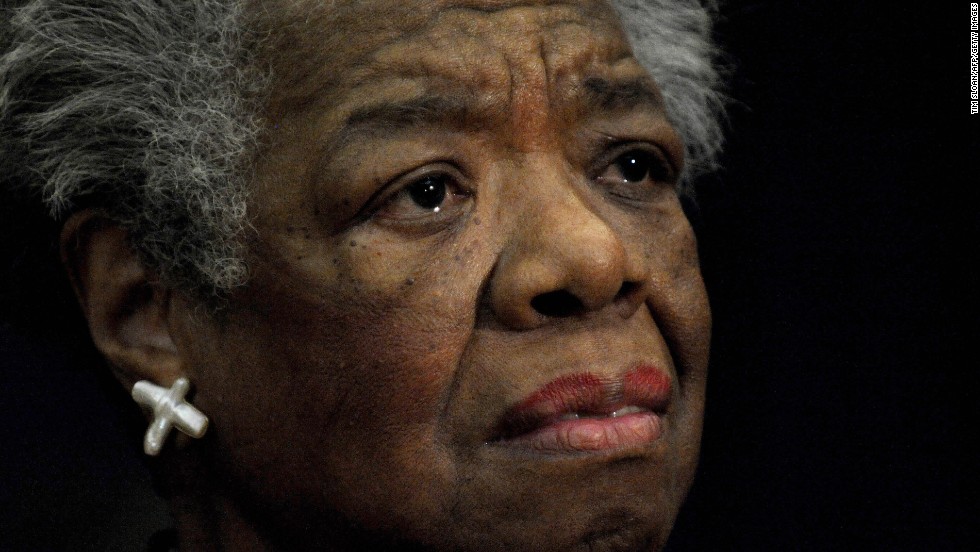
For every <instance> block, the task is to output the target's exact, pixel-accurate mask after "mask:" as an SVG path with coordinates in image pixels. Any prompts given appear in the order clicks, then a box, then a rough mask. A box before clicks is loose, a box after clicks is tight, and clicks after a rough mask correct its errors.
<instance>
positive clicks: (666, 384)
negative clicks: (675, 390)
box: [494, 366, 671, 454]
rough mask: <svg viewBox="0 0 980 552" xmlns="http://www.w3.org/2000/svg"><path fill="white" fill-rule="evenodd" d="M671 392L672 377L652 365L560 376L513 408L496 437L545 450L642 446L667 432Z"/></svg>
mask: <svg viewBox="0 0 980 552" xmlns="http://www.w3.org/2000/svg"><path fill="white" fill-rule="evenodd" d="M670 392H671V382H670V377H669V376H668V375H667V374H666V373H665V372H663V371H662V370H659V369H657V368H655V367H653V366H639V367H637V368H634V369H633V370H630V371H629V372H627V373H626V374H624V375H623V376H621V377H619V378H603V377H601V376H598V375H596V374H592V373H579V374H570V375H566V376H562V377H559V378H557V379H555V380H553V381H551V382H549V383H547V384H545V385H544V386H542V387H541V388H539V389H538V390H536V391H534V392H533V393H531V394H530V395H528V396H527V397H526V398H525V399H523V400H521V401H520V402H518V403H517V404H516V405H515V406H513V407H512V408H510V409H509V410H508V411H507V412H506V414H504V416H503V417H502V418H501V421H500V423H499V424H498V427H497V431H496V439H495V440H494V441H495V443H496V444H499V445H504V446H508V447H516V448H524V449H529V450H532V451H534V452H538V453H545V454H568V453H590V452H592V453H595V452H610V451H616V450H622V449H629V448H637V447H642V446H644V445H647V444H650V443H653V442H654V441H656V440H657V439H659V438H660V437H661V435H662V434H663V417H664V415H665V414H666V412H667V407H668V405H669V403H670V394H671V393H670Z"/></svg>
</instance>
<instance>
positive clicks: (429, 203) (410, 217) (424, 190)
mask: <svg viewBox="0 0 980 552" xmlns="http://www.w3.org/2000/svg"><path fill="white" fill-rule="evenodd" d="M469 198H470V194H469V193H468V192H467V191H466V190H465V189H464V188H463V187H462V186H460V184H459V183H458V181H457V180H456V178H454V177H453V176H452V174H450V173H447V172H432V173H429V174H424V175H422V176H416V177H412V179H411V181H410V182H409V183H408V184H402V185H400V189H398V191H396V192H395V193H394V194H392V195H390V196H388V199H387V200H385V201H384V203H383V204H382V205H381V207H380V208H378V209H377V211H376V212H375V215H374V216H376V217H379V218H381V219H384V220H387V221H390V222H400V223H407V224H412V225H418V224H429V223H437V222H438V223H440V224H441V223H443V222H448V221H450V220H452V219H454V218H455V215H458V214H460V213H461V212H462V210H463V209H465V207H466V205H468V203H467V201H468V200H469Z"/></svg>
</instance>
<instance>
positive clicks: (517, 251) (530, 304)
mask: <svg viewBox="0 0 980 552" xmlns="http://www.w3.org/2000/svg"><path fill="white" fill-rule="evenodd" d="M519 172H520V176H519V177H518V178H517V179H515V180H512V181H511V182H510V184H512V185H513V186H512V187H513V189H514V190H512V193H515V195H514V197H512V198H511V199H512V201H510V202H508V203H509V204H511V205H517V206H519V207H518V209H516V210H515V217H516V218H515V221H514V225H513V233H512V235H511V237H510V239H509V240H508V244H507V246H506V248H505V251H504V252H503V254H502V256H501V260H500V262H499V265H498V267H497V271H496V274H495V277H494V282H493V285H492V288H491V292H492V299H493V302H494V305H495V310H496V311H497V313H498V315H500V316H502V317H503V318H504V319H506V320H507V321H508V322H509V323H510V324H512V325H515V326H519V327H533V326H535V325H537V324H540V323H541V321H542V320H543V319H546V318H547V317H549V316H567V315H569V314H572V313H582V312H588V311H594V310H599V309H601V308H603V307H604V306H605V305H607V304H610V303H612V302H614V301H616V300H617V298H619V297H620V296H621V295H622V293H623V290H624V289H625V288H627V287H629V286H628V285H632V284H635V283H636V280H637V279H638V278H637V276H638V274H637V273H638V272H639V271H638V270H637V269H636V267H632V268H631V262H630V261H631V259H629V257H628V252H627V248H626V244H624V243H623V241H622V237H621V236H620V235H619V233H618V232H617V231H616V230H615V228H614V227H613V226H611V225H610V224H609V223H608V222H607V221H606V220H604V219H603V217H602V216H601V215H600V214H599V213H598V212H597V211H596V210H594V208H592V207H591V206H590V205H589V202H588V199H587V197H585V196H584V194H583V193H582V192H581V191H580V189H579V188H578V185H577V182H576V181H575V179H576V176H575V174H574V172H573V171H572V170H571V169H570V168H567V167H566V166H565V164H564V163H562V162H560V159H558V158H555V157H546V156H537V157H536V158H535V159H534V160H533V161H532V162H530V163H528V164H527V165H526V166H525V168H524V170H521V171H519ZM556 301H557V302H556ZM558 303H562V304H563V305H564V306H563V307H562V308H558V307H557V306H556V305H558Z"/></svg>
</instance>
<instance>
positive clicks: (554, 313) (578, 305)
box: [531, 289, 585, 318]
mask: <svg viewBox="0 0 980 552" xmlns="http://www.w3.org/2000/svg"><path fill="white" fill-rule="evenodd" d="M531 307H532V308H533V309H534V310H536V311H538V313H539V314H542V315H544V316H550V317H554V318H561V317H565V316H575V315H577V314H581V313H582V312H584V311H585V305H583V304H582V301H580V300H579V298H578V297H575V296H574V295H572V294H571V293H569V292H567V291H565V290H563V289H560V290H557V291H549V292H548V293H542V294H541V295H538V296H537V297H535V298H534V299H531Z"/></svg>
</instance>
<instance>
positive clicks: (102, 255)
mask: <svg viewBox="0 0 980 552" xmlns="http://www.w3.org/2000/svg"><path fill="white" fill-rule="evenodd" d="M61 260H62V263H63V264H64V266H65V268H66V270H67V271H68V276H69V278H70V280H71V283H72V287H73V288H74V289H75V295H76V296H77V297H78V302H79V303H80V305H81V307H82V312H83V314H84V315H85V319H86V320H87V321H88V327H89V332H90V333H91V335H92V340H93V341H94V342H95V346H96V348H98V349H99V351H100V352H101V353H102V354H103V356H105V358H106V359H107V360H108V361H109V364H110V365H111V366H112V368H113V370H114V372H115V374H116V377H117V378H118V379H119V381H120V382H121V383H122V384H123V385H124V386H125V387H126V389H127V390H129V389H132V387H133V385H135V384H136V382H137V381H139V380H144V379H145V380H150V381H153V382H156V383H157V384H159V385H170V383H171V382H173V381H174V380H176V379H177V378H178V377H180V376H181V375H182V373H183V370H182V361H181V358H180V356H179V354H178V351H177V348H176V347H175V346H174V340H173V338H172V336H171V333H170V328H169V324H168V313H169V306H170V298H171V294H170V291H169V290H168V289H166V288H165V287H164V286H163V285H161V284H160V283H159V282H158V281H157V279H156V278H155V275H154V274H153V273H152V272H151V271H149V270H147V268H146V267H145V266H144V265H143V263H142V262H141V260H140V258H139V255H137V253H136V252H135V251H134V250H133V248H132V246H131V245H130V243H129V236H128V235H127V232H126V231H125V230H124V229H123V228H122V227H121V226H119V225H118V224H117V223H115V222H113V221H111V220H110V219H108V218H107V217H106V216H105V215H104V214H102V213H100V212H98V211H94V210H85V211H81V212H79V213H76V214H74V215H72V216H71V217H70V218H69V219H68V221H67V222H66V223H65V225H64V227H63V228H62V231H61Z"/></svg>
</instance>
